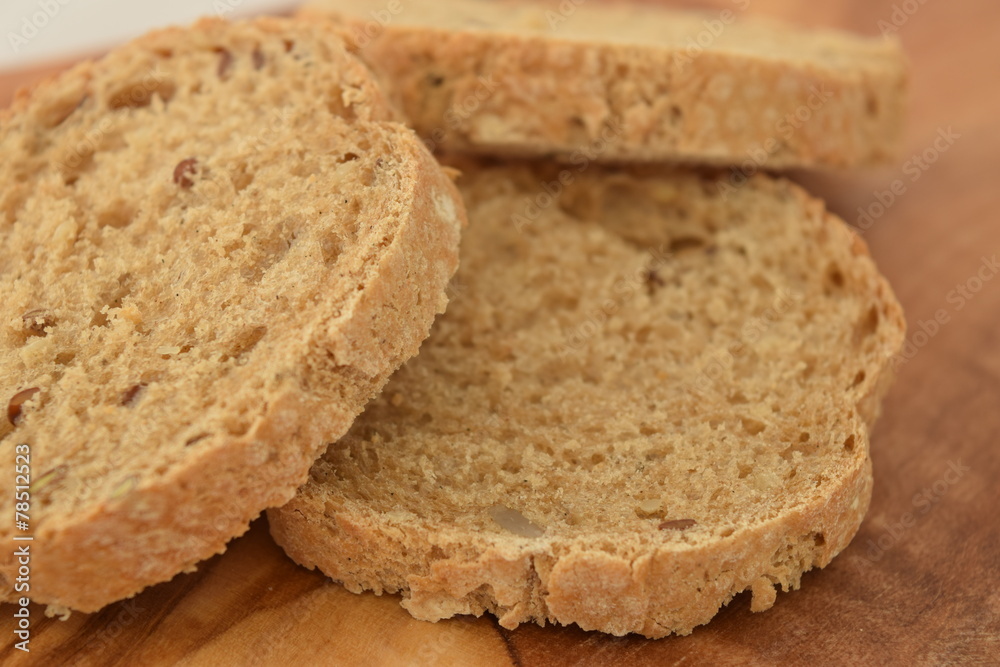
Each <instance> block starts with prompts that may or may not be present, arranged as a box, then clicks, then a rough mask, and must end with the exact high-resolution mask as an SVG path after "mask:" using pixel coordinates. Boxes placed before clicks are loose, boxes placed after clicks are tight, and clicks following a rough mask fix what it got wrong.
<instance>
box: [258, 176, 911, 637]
mask: <svg viewBox="0 0 1000 667" xmlns="http://www.w3.org/2000/svg"><path fill="white" fill-rule="evenodd" d="M464 170H465V175H464V176H463V177H462V179H461V180H460V187H461V189H462V191H463V194H464V198H465V201H466V205H467V207H468V211H469V218H470V227H469V229H468V231H467V233H466V235H465V237H464V238H463V246H462V253H463V254H462V258H463V259H462V268H461V269H460V270H459V273H458V276H457V277H456V279H455V282H454V285H453V288H452V289H453V292H454V293H455V295H456V296H455V298H454V299H453V301H452V303H451V304H450V305H449V309H448V312H447V314H446V315H445V316H444V317H443V318H441V319H439V320H438V322H437V323H436V324H435V328H434V330H433V332H432V335H431V338H430V339H429V340H428V341H427V342H426V343H425V344H424V346H423V347H422V348H421V351H420V354H419V356H418V357H417V358H415V359H413V360H411V361H410V362H409V363H407V364H406V365H405V366H404V367H403V368H402V369H401V370H400V371H399V372H398V373H397V374H396V375H395V376H394V377H393V379H392V380H391V381H390V383H389V385H388V386H387V387H386V389H385V391H384V392H383V393H382V395H381V396H380V397H379V398H378V399H377V400H375V401H374V402H373V403H372V404H370V405H369V407H368V408H367V410H366V412H365V413H364V415H363V416H362V417H360V418H359V419H358V421H356V422H355V424H354V426H353V427H352V428H351V430H350V432H349V433H348V435H347V436H345V437H344V438H343V439H341V440H340V441H338V442H336V443H334V444H332V445H331V446H330V447H329V449H328V450H327V452H326V453H325V455H324V456H323V458H322V459H321V460H319V461H317V463H316V465H314V466H313V469H312V471H311V475H310V481H309V483H308V484H307V485H306V486H304V487H303V488H302V489H301V490H300V492H299V493H298V495H297V496H296V497H295V498H294V499H293V500H292V501H291V502H290V503H289V504H287V505H286V506H284V507H283V508H281V509H278V510H271V511H269V513H268V515H269V519H270V526H271V531H272V534H273V535H274V537H275V538H276V540H277V541H278V542H279V543H280V544H281V545H282V546H283V547H284V548H285V550H286V552H287V553H288V554H289V555H290V556H291V557H292V558H293V559H294V560H296V561H297V562H299V563H301V564H303V565H305V566H307V567H310V568H312V567H317V568H319V569H320V570H322V571H323V572H325V573H326V574H327V575H329V576H330V577H331V578H333V579H334V580H336V581H340V582H343V583H344V585H346V586H347V588H348V589H350V590H352V591H355V592H361V591H364V590H370V591H375V592H376V593H380V594H381V593H397V592H398V593H401V594H402V597H403V606H404V607H405V608H406V609H408V610H409V611H410V612H411V613H412V614H413V615H414V616H416V617H417V618H420V619H425V620H438V619H443V618H448V617H450V616H453V615H455V614H477V615H478V614H481V613H483V612H489V613H492V614H495V615H497V616H498V617H499V619H500V623H501V625H503V626H504V627H507V628H513V627H515V626H517V625H518V624H519V623H525V622H537V623H540V624H544V623H546V622H554V623H561V624H570V623H576V624H578V625H579V626H580V627H582V628H584V629H587V630H601V631H604V632H609V633H613V634H616V635H622V634H625V633H640V634H643V635H646V636H648V637H661V636H664V635H667V634H670V633H678V634H686V633H688V632H690V631H691V629H692V628H693V627H695V626H696V625H699V624H702V623H705V622H707V621H708V620H710V619H711V618H712V617H713V616H714V615H715V614H716V613H717V611H718V610H719V608H720V606H721V605H723V604H726V603H727V602H728V601H729V600H730V599H731V598H732V597H733V596H734V595H735V594H736V593H739V592H740V591H743V590H746V589H752V591H753V608H754V609H755V610H763V609H766V608H768V607H770V606H771V604H772V603H773V602H774V599H775V586H780V587H781V588H783V589H784V590H786V591H787V590H790V589H793V588H796V587H797V586H798V585H799V582H800V577H801V574H802V573H803V572H804V571H806V570H809V569H810V568H813V567H822V566H824V565H826V564H827V563H828V562H829V561H830V559H831V558H832V557H833V556H834V555H836V554H837V553H838V552H839V551H841V550H842V549H843V548H844V547H845V546H846V545H847V543H848V542H849V541H850V539H851V537H852V536H853V535H854V533H855V532H856V530H857V528H858V526H859V524H860V522H861V519H862V517H863V516H864V513H865V511H866V509H867V506H868V502H869V497H870V490H871V467H870V459H869V455H868V438H869V429H870V427H871V425H872V423H873V421H874V419H875V417H876V414H877V411H878V402H879V399H880V398H881V395H882V393H883V392H884V391H885V389H886V387H887V383H888V380H889V378H888V373H887V367H888V364H889V361H890V358H891V357H892V356H893V354H894V353H896V352H897V350H898V349H899V346H900V344H901V341H902V339H903V335H904V328H905V325H904V320H903V316H902V313H901V310H900V307H899V305H898V304H897V302H896V300H895V298H894V296H893V294H892V292H891V291H890V289H889V287H888V285H887V284H886V282H885V280H884V279H883V278H882V277H881V276H880V275H879V274H878V272H877V270H876V268H875V266H874V264H873V262H872V260H871V259H870V257H869V255H868V253H867V250H866V248H865V246H864V244H863V243H862V242H861V241H860V240H859V239H857V237H856V236H855V235H854V234H852V233H851V232H849V231H848V228H847V227H846V226H845V225H844V224H843V223H842V222H841V221H839V220H837V219H836V218H834V217H833V216H832V215H830V214H829V213H827V212H826V211H825V209H824V207H823V205H822V204H821V203H820V202H818V201H816V200H814V199H811V198H810V197H809V196H807V195H806V194H805V193H804V192H803V191H802V190H801V189H799V188H798V187H796V186H794V185H792V184H791V183H789V182H786V181H784V180H772V179H769V178H766V177H757V178H754V179H751V180H750V181H749V182H748V183H747V184H746V185H745V186H743V187H742V188H739V189H736V190H731V189H727V188H725V187H721V186H722V185H723V183H724V181H719V180H717V179H716V178H714V177H712V176H710V175H698V174H696V173H691V172H684V171H675V172H672V171H662V172H648V173H641V172H636V173H625V172H616V171H604V170H602V169H599V168H598V167H596V166H592V167H590V169H587V170H578V169H570V168H567V169H565V170H562V171H560V169H559V168H558V167H542V166H525V165H516V166H509V167H505V166H486V167H480V166H476V165H469V164H465V165H464Z"/></svg>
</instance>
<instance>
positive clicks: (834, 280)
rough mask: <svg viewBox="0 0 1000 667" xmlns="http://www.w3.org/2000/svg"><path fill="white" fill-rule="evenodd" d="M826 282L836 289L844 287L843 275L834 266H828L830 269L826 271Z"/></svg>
mask: <svg viewBox="0 0 1000 667" xmlns="http://www.w3.org/2000/svg"><path fill="white" fill-rule="evenodd" d="M826 281H827V283H829V284H830V285H833V286H834V287H836V288H837V289H840V288H842V287H843V286H844V273H843V271H841V270H840V267H839V266H837V265H836V264H831V265H830V267H829V268H828V269H827V270H826Z"/></svg>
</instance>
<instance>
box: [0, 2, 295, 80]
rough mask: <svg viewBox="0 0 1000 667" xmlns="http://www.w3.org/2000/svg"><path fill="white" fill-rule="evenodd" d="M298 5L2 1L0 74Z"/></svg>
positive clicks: (277, 3) (0, 3)
mask: <svg viewBox="0 0 1000 667" xmlns="http://www.w3.org/2000/svg"><path fill="white" fill-rule="evenodd" d="M295 4H296V3H295V2H294V1H293V0H153V1H150V0H0V70H9V69H16V68H19V67H27V66H31V65H35V64H40V63H45V62H47V61H58V60H66V59H68V58H72V57H73V56H75V55H78V54H79V55H90V54H93V53H95V52H100V51H102V50H104V49H107V48H108V47H110V46H114V45H115V44H117V43H120V42H122V41H124V40H127V39H129V38H132V37H136V36H138V35H141V34H142V33H144V32H146V31H147V30H149V29H151V28H156V27H161V26H166V25H171V24H178V23H180V24H184V23H189V22H191V21H193V20H194V19H196V18H198V17H199V16H219V15H221V16H225V17H227V18H233V17H235V16H241V15H246V14H254V13H262V12H265V11H279V10H282V9H288V8H290V7H292V6H294V5H295Z"/></svg>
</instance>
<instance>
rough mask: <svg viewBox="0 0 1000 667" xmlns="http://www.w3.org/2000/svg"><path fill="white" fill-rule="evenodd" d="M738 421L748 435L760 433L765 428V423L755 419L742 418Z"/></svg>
mask: <svg viewBox="0 0 1000 667" xmlns="http://www.w3.org/2000/svg"><path fill="white" fill-rule="evenodd" d="M740 421H741V423H742V424H743V430H744V431H746V432H747V433H748V434H750V435H760V434H761V433H763V431H764V429H766V428H767V425H766V424H764V423H763V422H759V421H757V420H756V419H747V418H744V419H742V420H740Z"/></svg>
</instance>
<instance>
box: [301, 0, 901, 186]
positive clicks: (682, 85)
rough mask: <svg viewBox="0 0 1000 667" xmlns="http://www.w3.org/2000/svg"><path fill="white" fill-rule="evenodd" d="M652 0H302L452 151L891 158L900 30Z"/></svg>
mask: <svg viewBox="0 0 1000 667" xmlns="http://www.w3.org/2000/svg"><path fill="white" fill-rule="evenodd" d="M723 4H725V5H726V6H725V7H723V8H721V10H717V11H713V12H707V11H706V12H701V13H699V12H691V11H678V10H674V9H667V8H664V7H661V6H657V5H656V4H653V3H637V2H609V1H603V2H602V1H595V2H579V1H574V2H570V1H568V0H565V1H562V2H560V1H555V0H542V1H536V0H447V1H442V0H406V1H405V2H399V3H389V5H387V6H384V7H382V6H380V7H378V8H374V7H373V6H372V4H371V3H369V2H366V1H365V0H311V2H310V3H309V4H308V5H307V8H306V9H305V10H304V13H303V16H305V17H307V18H308V19H309V20H316V19H317V18H323V17H332V18H334V19H336V20H337V21H338V22H339V23H340V24H341V25H342V26H343V30H344V32H345V34H346V36H347V38H348V39H349V40H350V42H351V43H352V45H353V46H354V48H355V49H356V50H357V51H358V52H359V54H360V55H361V56H362V58H363V59H364V60H365V61H367V62H368V63H370V64H371V65H372V66H373V67H374V68H375V69H376V71H377V72H379V73H380V74H381V76H382V78H383V80H384V81H385V82H386V86H387V89H389V90H390V91H392V93H393V97H394V98H395V99H396V101H397V102H398V103H399V105H400V107H401V108H402V109H403V110H404V111H405V113H406V115H407V116H408V118H409V120H410V121H411V122H412V124H413V126H414V127H415V128H416V129H417V131H418V132H419V133H420V134H421V136H423V137H424V138H425V139H427V140H428V141H430V142H431V143H432V144H433V145H434V146H436V147H441V148H444V149H447V150H452V151H467V152H473V153H491V154H501V155H520V156H528V157H531V156H548V155H555V156H557V157H558V158H559V159H561V160H564V161H571V162H572V161H574V160H581V159H584V158H588V159H594V157H595V154H599V159H602V160H629V161H663V160H670V161H677V160H681V161H695V162H699V163H711V164H715V165H725V166H729V165H743V164H745V163H746V165H747V168H748V170H749V169H753V170H756V169H758V168H760V167H761V166H764V165H766V166H767V167H769V168H787V167H810V166H818V165H819V166H822V165H827V166H856V165H865V164H873V163H881V162H885V161H887V160H889V159H891V158H892V156H893V155H894V153H895V152H896V151H897V150H898V149H899V146H900V141H901V138H902V126H903V123H902V120H903V112H904V102H905V92H906V84H907V76H906V67H905V60H904V58H903V55H902V50H901V48H900V45H899V43H898V42H897V41H892V40H883V39H870V38H861V37H857V36H854V35H851V34H846V33H842V32H835V31H829V30H814V31H803V30H801V29H797V28H794V27H792V26H788V25H785V24H782V23H779V22H775V21H770V20H765V19H761V18H759V17H757V16H747V15H746V14H747V13H748V12H747V10H748V9H749V8H750V4H751V3H750V2H749V0H737V1H734V2H733V3H731V4H728V3H723Z"/></svg>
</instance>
